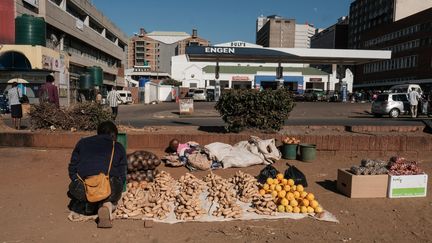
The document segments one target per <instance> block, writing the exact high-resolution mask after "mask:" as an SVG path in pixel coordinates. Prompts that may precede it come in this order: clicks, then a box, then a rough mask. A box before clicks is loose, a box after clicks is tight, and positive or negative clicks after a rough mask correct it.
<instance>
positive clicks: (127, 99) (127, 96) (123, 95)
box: [117, 90, 132, 104]
mask: <svg viewBox="0 0 432 243" xmlns="http://www.w3.org/2000/svg"><path fill="white" fill-rule="evenodd" d="M117 93H118V94H119V95H120V99H121V100H122V104H131V103H132V93H131V92H130V91H129V90H118V91H117Z"/></svg>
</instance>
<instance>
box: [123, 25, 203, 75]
mask: <svg viewBox="0 0 432 243" xmlns="http://www.w3.org/2000/svg"><path fill="white" fill-rule="evenodd" d="M208 45H209V41H207V40H205V39H203V38H200V37H198V32H197V30H195V29H194V30H192V35H190V34H188V33H186V32H169V31H153V32H150V33H147V32H146V31H145V29H144V28H141V29H140V32H139V34H136V35H135V36H133V37H131V38H130V39H129V43H128V68H134V69H135V70H137V71H140V72H142V71H147V72H150V73H159V72H160V73H168V74H169V73H170V72H171V57H173V56H177V55H183V54H185V49H186V47H188V46H208Z"/></svg>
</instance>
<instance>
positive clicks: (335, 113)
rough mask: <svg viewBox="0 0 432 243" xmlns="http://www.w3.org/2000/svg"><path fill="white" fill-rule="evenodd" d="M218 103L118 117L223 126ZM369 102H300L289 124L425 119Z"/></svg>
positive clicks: (139, 122) (131, 109) (168, 106)
mask: <svg viewBox="0 0 432 243" xmlns="http://www.w3.org/2000/svg"><path fill="white" fill-rule="evenodd" d="M214 105H215V103H212V102H202V103H195V104H194V112H195V116H193V117H187V118H186V117H183V118H180V117H179V115H178V104H175V103H162V104H157V105H130V106H121V107H120V109H119V110H120V114H119V119H120V121H121V122H122V123H125V124H130V125H132V126H135V127H143V126H149V125H194V126H223V125H224V123H223V121H222V119H221V118H220V116H219V114H218V113H217V112H216V111H215V110H214ZM369 110H370V104H369V103H364V104H361V103H354V104H351V103H312V102H301V103H297V105H296V106H295V107H294V110H293V111H292V112H291V114H290V118H289V119H288V120H287V121H286V122H285V124H286V125H341V126H353V125H421V124H422V119H415V120H413V119H411V118H409V117H401V118H398V119H390V118H386V117H384V118H374V117H373V116H372V115H370V114H369Z"/></svg>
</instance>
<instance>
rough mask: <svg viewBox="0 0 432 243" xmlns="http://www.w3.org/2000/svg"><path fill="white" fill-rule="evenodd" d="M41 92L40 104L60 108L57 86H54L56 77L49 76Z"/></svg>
mask: <svg viewBox="0 0 432 243" xmlns="http://www.w3.org/2000/svg"><path fill="white" fill-rule="evenodd" d="M45 81H46V83H45V84H43V85H42V86H41V88H40V90H39V103H52V104H55V105H56V106H57V107H60V101H59V95H58V89H57V86H55V85H54V76H52V75H48V76H46V79H45Z"/></svg>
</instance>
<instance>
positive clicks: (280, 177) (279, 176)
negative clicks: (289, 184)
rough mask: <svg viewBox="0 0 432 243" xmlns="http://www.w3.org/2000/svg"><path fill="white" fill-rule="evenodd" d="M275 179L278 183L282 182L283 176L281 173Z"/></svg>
mask: <svg viewBox="0 0 432 243" xmlns="http://www.w3.org/2000/svg"><path fill="white" fill-rule="evenodd" d="M276 178H277V179H278V180H280V181H282V179H283V178H284V175H283V174H282V173H279V174H277V175H276Z"/></svg>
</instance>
